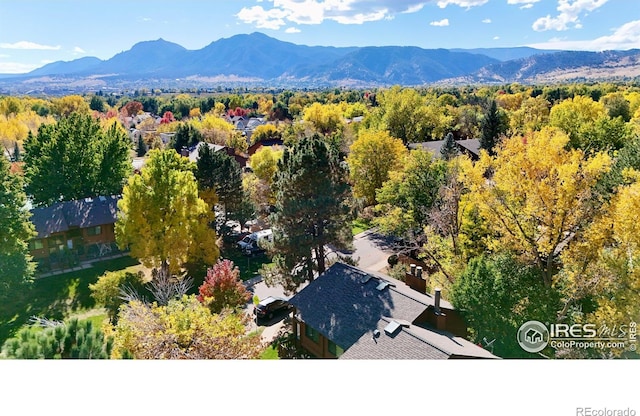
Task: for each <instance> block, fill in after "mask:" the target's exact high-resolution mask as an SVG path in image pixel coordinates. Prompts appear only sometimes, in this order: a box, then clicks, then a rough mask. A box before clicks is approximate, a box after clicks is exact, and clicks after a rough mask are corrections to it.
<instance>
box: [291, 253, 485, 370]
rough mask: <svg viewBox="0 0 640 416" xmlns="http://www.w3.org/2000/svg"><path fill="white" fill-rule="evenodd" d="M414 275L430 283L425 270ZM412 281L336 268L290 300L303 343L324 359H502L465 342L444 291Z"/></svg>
mask: <svg viewBox="0 0 640 416" xmlns="http://www.w3.org/2000/svg"><path fill="white" fill-rule="evenodd" d="M412 273H413V274H412V277H413V278H414V279H413V280H415V281H418V280H424V279H422V276H421V269H420V268H415V267H412ZM409 283H410V284H411V286H410V285H409V284H405V283H403V282H401V281H399V280H395V279H393V278H390V277H387V276H384V275H379V274H377V273H376V274H372V273H370V272H365V271H363V270H361V269H358V268H357V267H353V266H348V265H346V264H342V263H336V264H334V265H332V266H331V267H330V268H329V269H327V270H326V271H325V272H324V273H323V274H322V275H320V276H319V277H318V278H317V279H315V280H314V281H312V282H311V283H309V284H308V285H307V286H306V287H305V288H304V289H302V290H301V291H300V292H299V293H298V294H296V295H295V296H293V297H292V298H291V299H290V302H291V304H292V305H293V306H294V307H295V311H294V317H293V325H294V328H295V332H296V338H297V342H298V345H299V346H300V347H301V348H303V349H304V350H305V351H307V352H308V353H310V354H311V355H313V356H315V357H318V358H340V359H449V358H497V357H496V356H494V355H493V354H491V353H490V352H489V351H487V350H485V349H483V348H481V347H479V346H477V345H475V344H473V343H471V342H469V341H468V340H466V339H465V338H464V337H465V336H466V325H465V322H464V320H463V319H462V317H461V316H460V315H459V314H458V313H457V311H456V310H455V308H454V307H453V305H451V304H450V303H449V302H447V301H446V300H444V299H442V298H441V296H440V291H436V293H434V294H433V295H430V294H426V293H424V292H420V291H419V290H416V289H420V287H419V285H418V286H416V285H413V283H412V282H409ZM422 287H424V285H423V286H422Z"/></svg>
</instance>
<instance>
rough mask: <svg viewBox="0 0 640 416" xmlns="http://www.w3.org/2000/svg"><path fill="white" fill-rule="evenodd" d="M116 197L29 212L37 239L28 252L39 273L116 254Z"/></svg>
mask: <svg viewBox="0 0 640 416" xmlns="http://www.w3.org/2000/svg"><path fill="white" fill-rule="evenodd" d="M119 199H120V196H106V197H105V196H100V197H96V198H85V199H80V200H75V201H65V202H59V203H57V204H54V205H51V206H49V207H43V208H34V209H32V210H31V214H32V216H31V222H33V224H34V226H35V229H36V232H37V233H38V235H37V236H36V238H34V239H32V240H31V241H30V242H29V251H30V253H31V255H32V256H33V258H34V259H35V260H36V261H37V262H38V263H39V268H40V270H50V269H57V268H65V267H70V266H73V265H75V264H77V262H78V261H80V260H85V259H90V258H96V257H101V256H103V255H106V254H109V253H112V252H113V251H115V250H117V247H116V246H115V233H114V224H115V222H116V218H117V217H116V214H117V210H118V200H119Z"/></svg>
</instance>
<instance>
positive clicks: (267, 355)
mask: <svg viewBox="0 0 640 416" xmlns="http://www.w3.org/2000/svg"><path fill="white" fill-rule="evenodd" d="M260 359H261V360H279V359H280V357H278V347H275V346H273V345H269V347H268V348H267V349H266V350H264V352H263V353H262V354H261V355H260Z"/></svg>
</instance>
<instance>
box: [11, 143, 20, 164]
mask: <svg viewBox="0 0 640 416" xmlns="http://www.w3.org/2000/svg"><path fill="white" fill-rule="evenodd" d="M12 159H13V161H14V162H20V161H21V160H22V155H21V154H20V146H18V142H16V144H15V146H13V156H12Z"/></svg>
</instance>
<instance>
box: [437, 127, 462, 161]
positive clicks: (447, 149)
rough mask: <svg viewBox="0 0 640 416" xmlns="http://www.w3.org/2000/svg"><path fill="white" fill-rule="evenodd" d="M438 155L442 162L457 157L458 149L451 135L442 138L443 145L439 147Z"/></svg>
mask: <svg viewBox="0 0 640 416" xmlns="http://www.w3.org/2000/svg"><path fill="white" fill-rule="evenodd" d="M440 155H441V156H442V159H444V160H450V159H453V158H454V157H456V156H458V147H457V146H456V141H455V139H454V138H453V133H447V136H446V137H445V138H444V143H442V147H440Z"/></svg>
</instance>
